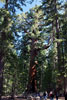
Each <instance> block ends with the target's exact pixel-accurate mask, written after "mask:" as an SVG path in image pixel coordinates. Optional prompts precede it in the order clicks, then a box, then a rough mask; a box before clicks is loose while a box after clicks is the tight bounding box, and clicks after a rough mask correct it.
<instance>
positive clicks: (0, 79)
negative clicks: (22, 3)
mask: <svg viewBox="0 0 67 100" xmlns="http://www.w3.org/2000/svg"><path fill="white" fill-rule="evenodd" d="M7 8H8V0H6V1H5V9H7ZM6 19H7V18H5V17H4V23H5V21H6ZM5 40H6V33H5V32H1V43H0V46H1V48H0V100H1V97H2V93H3V69H4V57H5V52H4V41H5Z"/></svg>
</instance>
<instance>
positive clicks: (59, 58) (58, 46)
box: [55, 0, 61, 72]
mask: <svg viewBox="0 0 67 100" xmlns="http://www.w3.org/2000/svg"><path fill="white" fill-rule="evenodd" d="M56 3H57V2H56V0H55V13H56V14H57V7H56ZM55 21H56V38H57V39H60V33H59V32H60V31H59V20H58V15H56V16H55ZM57 57H58V70H59V72H60V71H61V52H60V43H59V42H58V41H57Z"/></svg>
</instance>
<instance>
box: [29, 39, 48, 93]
mask: <svg viewBox="0 0 67 100" xmlns="http://www.w3.org/2000/svg"><path fill="white" fill-rule="evenodd" d="M36 41H37V40H35V39H32V43H31V50H30V68H29V79H28V80H29V81H28V86H27V92H28V93H30V92H38V90H37V68H36V66H37V64H38V61H37V60H35V58H36V56H37V55H38V53H39V51H40V50H41V49H47V48H48V47H49V45H44V46H43V48H36V45H35V42H36Z"/></svg>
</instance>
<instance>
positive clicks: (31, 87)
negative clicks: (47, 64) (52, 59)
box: [17, 6, 49, 92]
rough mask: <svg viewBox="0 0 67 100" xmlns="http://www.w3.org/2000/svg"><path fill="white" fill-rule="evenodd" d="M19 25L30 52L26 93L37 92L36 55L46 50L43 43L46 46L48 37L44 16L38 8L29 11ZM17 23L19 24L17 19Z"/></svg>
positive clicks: (22, 17)
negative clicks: (45, 30)
mask: <svg viewBox="0 0 67 100" xmlns="http://www.w3.org/2000/svg"><path fill="white" fill-rule="evenodd" d="M20 17H21V20H22V21H21V24H20V25H18V27H19V29H20V30H21V31H22V33H24V36H23V37H26V43H25V45H28V46H29V52H30V62H29V64H30V67H29V79H28V85H27V92H37V78H36V74H37V70H36V66H37V64H38V59H37V55H38V53H39V51H40V50H44V49H47V48H48V47H49V45H44V43H45V41H47V44H48V38H49V37H48V35H47V36H46V33H45V32H44V16H43V12H42V10H38V7H37V6H36V7H35V8H32V9H30V11H29V12H26V13H25V14H22V15H21V16H20ZM17 23H20V20H19V19H18V21H17Z"/></svg>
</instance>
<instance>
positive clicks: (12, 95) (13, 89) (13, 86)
mask: <svg viewBox="0 0 67 100" xmlns="http://www.w3.org/2000/svg"><path fill="white" fill-rule="evenodd" d="M14 94H15V81H14V82H13V83H12V91H11V98H10V99H11V100H14Z"/></svg>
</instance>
